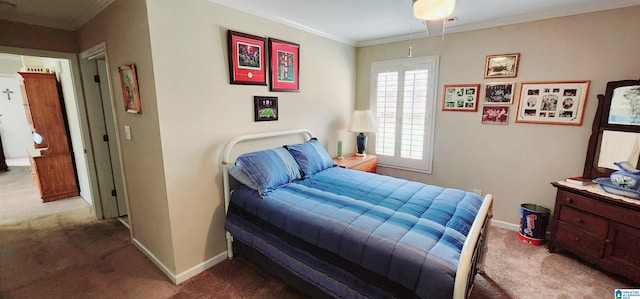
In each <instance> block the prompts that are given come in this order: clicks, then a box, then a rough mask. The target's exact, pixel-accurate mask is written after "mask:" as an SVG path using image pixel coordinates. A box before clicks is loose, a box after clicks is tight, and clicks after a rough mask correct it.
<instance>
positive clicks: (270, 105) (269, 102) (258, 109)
mask: <svg viewBox="0 0 640 299" xmlns="http://www.w3.org/2000/svg"><path fill="white" fill-rule="evenodd" d="M253 105H254V108H255V109H254V111H255V119H254V120H255V121H271V120H278V97H262V96H255V97H253Z"/></svg>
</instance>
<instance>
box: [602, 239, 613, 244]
mask: <svg viewBox="0 0 640 299" xmlns="http://www.w3.org/2000/svg"><path fill="white" fill-rule="evenodd" d="M604 242H605V243H607V244H611V243H612V242H611V240H609V239H606V240H604Z"/></svg>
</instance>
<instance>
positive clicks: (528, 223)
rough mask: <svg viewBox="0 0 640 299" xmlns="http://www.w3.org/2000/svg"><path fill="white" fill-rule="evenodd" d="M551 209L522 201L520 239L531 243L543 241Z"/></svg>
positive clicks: (537, 243)
mask: <svg viewBox="0 0 640 299" xmlns="http://www.w3.org/2000/svg"><path fill="white" fill-rule="evenodd" d="M549 214H551V210H549V209H547V208H545V207H543V206H539V205H536V204H532V203H524V204H522V205H521V206H520V234H519V236H518V237H519V238H520V240H522V241H525V242H528V243H530V244H533V245H541V244H543V243H544V240H545V235H546V234H547V225H548V224H549Z"/></svg>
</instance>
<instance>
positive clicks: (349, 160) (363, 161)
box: [333, 153, 378, 173]
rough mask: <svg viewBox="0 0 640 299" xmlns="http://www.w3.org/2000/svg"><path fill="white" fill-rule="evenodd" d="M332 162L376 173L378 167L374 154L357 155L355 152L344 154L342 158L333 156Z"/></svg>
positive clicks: (344, 166) (343, 166)
mask: <svg viewBox="0 0 640 299" xmlns="http://www.w3.org/2000/svg"><path fill="white" fill-rule="evenodd" d="M333 162H335V163H336V164H338V166H340V167H342V168H349V169H355V170H362V171H366V172H371V173H376V170H377V168H378V157H376V155H366V156H365V157H358V156H356V154H355V153H350V154H345V155H344V159H337V158H333Z"/></svg>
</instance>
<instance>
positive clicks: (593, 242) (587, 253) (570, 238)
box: [556, 222, 604, 263]
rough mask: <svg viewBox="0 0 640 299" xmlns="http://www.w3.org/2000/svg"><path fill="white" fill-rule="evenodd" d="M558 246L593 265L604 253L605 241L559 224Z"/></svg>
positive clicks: (557, 233) (557, 232)
mask: <svg viewBox="0 0 640 299" xmlns="http://www.w3.org/2000/svg"><path fill="white" fill-rule="evenodd" d="M556 246H558V247H560V248H563V249H566V250H567V251H570V252H573V253H575V254H577V255H579V256H580V257H582V258H584V259H585V260H586V261H588V262H591V263H596V262H597V261H598V260H599V259H600V258H601V257H602V256H603V252H604V240H603V239H601V238H598V237H596V236H594V235H592V234H590V233H587V232H585V231H581V230H579V229H577V228H575V227H572V226H571V225H568V224H565V223H562V222H559V223H558V229H557V231H556Z"/></svg>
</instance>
